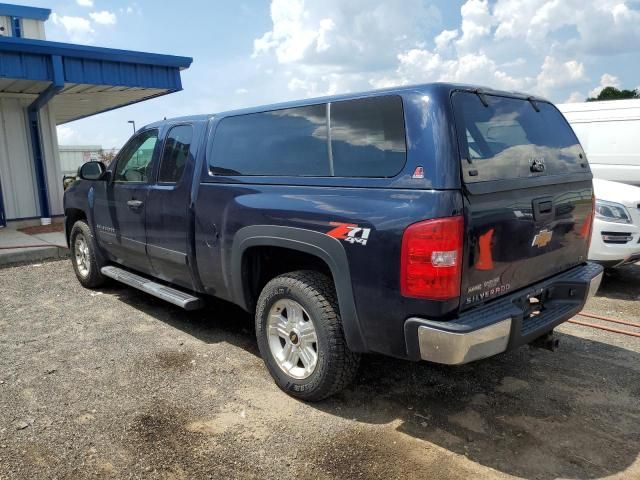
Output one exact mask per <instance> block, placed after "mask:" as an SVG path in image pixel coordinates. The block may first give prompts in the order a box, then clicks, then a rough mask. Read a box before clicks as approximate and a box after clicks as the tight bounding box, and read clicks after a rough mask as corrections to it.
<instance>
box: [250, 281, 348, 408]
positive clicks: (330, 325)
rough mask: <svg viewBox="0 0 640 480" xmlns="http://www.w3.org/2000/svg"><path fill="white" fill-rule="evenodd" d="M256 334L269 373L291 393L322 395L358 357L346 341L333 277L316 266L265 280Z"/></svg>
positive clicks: (340, 384)
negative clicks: (319, 270) (315, 267)
mask: <svg viewBox="0 0 640 480" xmlns="http://www.w3.org/2000/svg"><path fill="white" fill-rule="evenodd" d="M256 335H257V338H258V347H259V348H260V353H261V354H262V358H263V359H264V362H265V365H266V366H267V368H268V370H269V372H270V373H271V376H272V377H273V378H274V380H275V382H276V384H277V385H278V386H279V387H280V388H281V389H282V390H284V391H285V392H286V393H288V394H290V395H292V396H294V397H297V398H300V399H303V400H309V401H318V400H322V399H324V398H327V397H329V396H331V395H333V394H334V393H337V392H338V391H340V390H342V389H343V388H344V387H346V386H347V385H348V384H349V383H351V381H352V380H353V378H354V377H355V375H356V373H357V369H358V365H359V359H360V357H359V355H357V354H355V353H353V352H351V351H350V350H349V348H348V347H347V345H346V342H345V339H344V333H343V330H342V323H341V321H340V313H339V310H338V304H337V300H336V294H335V289H334V287H333V283H332V282H331V279H329V278H328V277H327V276H326V275H323V274H321V273H319V272H315V271H297V272H291V273H286V274H284V275H280V276H278V277H276V278H274V279H273V280H271V281H270V282H269V283H267V285H266V286H265V287H264V289H263V290H262V293H261V294H260V298H259V299H258V306H257V309H256Z"/></svg>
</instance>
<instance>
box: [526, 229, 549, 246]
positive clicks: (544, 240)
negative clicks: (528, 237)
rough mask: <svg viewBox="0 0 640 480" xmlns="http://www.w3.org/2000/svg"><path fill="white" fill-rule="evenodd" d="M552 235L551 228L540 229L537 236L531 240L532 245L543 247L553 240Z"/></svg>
mask: <svg viewBox="0 0 640 480" xmlns="http://www.w3.org/2000/svg"><path fill="white" fill-rule="evenodd" d="M551 237H553V232H552V231H551V230H547V229H546V228H545V229H544V230H540V231H539V232H538V233H537V235H536V236H535V237H533V242H531V246H532V247H538V248H542V247H544V246H546V245H548V244H549V242H550V241H551Z"/></svg>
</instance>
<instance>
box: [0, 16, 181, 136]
mask: <svg viewBox="0 0 640 480" xmlns="http://www.w3.org/2000/svg"><path fill="white" fill-rule="evenodd" d="M0 5H1V4H0ZM58 58H59V59H60V61H61V64H62V73H61V74H62V77H59V78H56V77H55V71H54V70H55V69H54V64H55V62H56V59H58ZM191 62H192V59H191V58H189V57H178V56H172V55H159V54H154V53H144V52H135V51H129V50H116V49H111V48H100V47H91V46H84V45H73V44H67V43H59V42H48V41H44V40H33V39H24V38H13V37H0V92H1V93H13V94H24V95H36V96H37V95H39V94H41V93H42V92H44V91H45V90H46V89H47V88H48V87H49V86H50V85H51V84H52V83H53V82H54V81H57V82H62V84H63V86H62V88H60V89H59V90H58V91H57V92H56V95H55V97H54V98H53V103H54V106H55V109H54V111H55V118H56V123H57V124H61V123H65V122H70V121H72V120H77V119H79V118H83V117H86V116H89V115H94V114H96V113H100V112H104V111H107V110H111V109H114V108H118V107H122V106H125V105H129V104H131V103H135V102H139V101H142V100H146V99H149V98H153V97H157V96H160V95H164V94H167V93H172V92H176V91H179V90H182V82H181V79H180V71H181V70H183V69H185V68H188V67H189V66H190V65H191Z"/></svg>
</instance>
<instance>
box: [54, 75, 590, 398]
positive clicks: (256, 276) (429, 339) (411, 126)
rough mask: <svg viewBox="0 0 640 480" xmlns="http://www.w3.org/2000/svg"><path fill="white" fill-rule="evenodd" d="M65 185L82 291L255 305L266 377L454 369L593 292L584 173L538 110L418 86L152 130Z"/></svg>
mask: <svg viewBox="0 0 640 480" xmlns="http://www.w3.org/2000/svg"><path fill="white" fill-rule="evenodd" d="M79 176H80V180H78V181H77V182H75V183H74V184H73V185H72V186H71V187H70V188H69V189H68V190H67V192H66V194H65V202H64V208H65V214H66V234H67V239H68V243H69V246H70V248H71V250H72V263H73V268H74V269H75V272H76V275H77V277H78V280H79V281H80V282H81V283H82V284H83V285H84V286H85V287H88V288H96V287H99V286H100V285H102V284H103V282H104V281H105V280H107V279H108V278H112V279H116V280H118V281H121V282H124V283H125V284H128V285H130V286H132V287H135V288H139V289H141V290H143V291H146V292H148V293H150V294H151V295H155V296H157V297H160V298H162V299H164V300H167V301H168V302H171V303H173V304H175V305H178V306H180V307H182V308H185V309H195V308H199V307H201V306H202V305H203V302H205V301H206V299H207V298H208V297H218V298H221V299H224V300H228V301H230V302H233V303H234V304H237V305H239V306H240V307H242V308H244V309H245V310H247V311H248V312H251V313H255V322H256V335H257V340H258V345H259V348H260V352H261V354H262V356H263V358H264V361H265V364H266V366H267V368H268V369H269V372H270V373H271V375H272V376H273V378H274V379H275V381H276V383H277V384H278V386H279V387H280V388H282V389H283V390H284V391H286V392H287V393H289V394H291V395H294V396H297V397H299V398H302V399H305V400H320V399H323V398H326V397H327V396H329V395H331V394H333V393H335V392H337V391H339V390H340V389H342V388H343V387H345V386H346V385H347V384H348V383H349V382H350V381H351V380H352V379H353V377H354V375H355V374H356V371H357V368H358V363H359V356H360V354H361V353H365V352H376V353H381V354H385V355H390V356H393V357H398V358H403V359H409V360H421V359H422V360H427V361H431V362H438V363H445V364H461V363H467V362H470V361H473V360H478V359H481V358H486V357H489V356H492V355H495V354H498V353H501V352H504V351H506V350H510V349H513V348H517V347H519V346H521V345H524V344H529V343H537V344H546V345H549V344H551V345H553V342H554V340H553V338H552V337H551V336H550V333H551V332H552V331H553V329H554V327H556V326H557V325H558V324H560V323H562V322H564V321H566V320H567V319H569V318H570V317H572V316H573V315H575V314H576V313H578V312H579V311H580V310H581V309H582V308H583V305H584V303H585V302H586V300H587V299H588V298H589V296H590V295H593V294H594V293H595V291H596V290H597V288H598V286H599V283H600V280H601V278H602V269H601V267H600V266H597V265H595V264H592V263H588V262H587V249H588V246H589V240H590V236H591V225H592V218H593V208H594V200H593V188H592V184H591V178H592V176H591V172H590V169H589V165H588V163H587V159H586V157H585V154H584V151H583V150H582V148H581V146H580V144H579V142H578V140H577V138H576V136H575V135H574V133H573V131H572V130H571V128H570V127H569V125H568V124H567V122H566V121H565V119H564V118H563V116H562V115H561V114H560V112H559V111H558V110H557V109H556V108H555V107H554V106H553V105H552V104H551V103H549V102H548V101H545V100H543V99H539V98H534V97H531V96H528V95H523V94H518V93H514V92H500V91H494V90H489V89H480V88H477V87H471V86H465V85H452V84H429V85H420V86H411V87H403V88H396V89H389V90H380V91H375V92H368V93H362V94H354V95H345V96H336V97H330V98H321V99H314V100H306V101H298V102H292V103H287V104H281V105H272V106H268V107H257V108H251V109H246V110H239V111H232V112H225V113H220V114H215V115H203V116H194V117H185V118H176V119H172V120H164V121H161V122H157V123H153V124H151V125H148V126H146V127H144V128H142V129H140V130H139V131H138V132H136V134H135V135H134V136H133V137H132V138H131V139H130V140H129V141H128V142H127V144H126V145H125V146H124V147H123V148H122V150H121V151H120V153H119V154H118V155H117V157H116V158H115V160H114V161H113V162H112V163H111V165H109V166H108V167H105V166H104V165H103V164H101V163H98V162H89V163H87V164H85V165H83V166H82V167H81V168H80V171H79Z"/></svg>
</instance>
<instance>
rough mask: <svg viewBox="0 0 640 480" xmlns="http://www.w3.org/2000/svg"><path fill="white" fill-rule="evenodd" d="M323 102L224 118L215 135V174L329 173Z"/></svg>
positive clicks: (303, 174) (301, 174) (275, 174)
mask: <svg viewBox="0 0 640 480" xmlns="http://www.w3.org/2000/svg"><path fill="white" fill-rule="evenodd" d="M328 150H329V149H328V147H327V120H326V105H325V104H321V105H311V106H308V107H297V108H287V109H284V110H273V111H270V112H261V113H251V114H248V115H239V116H235V117H228V118H224V119H222V120H221V121H220V124H219V125H218V128H217V130H216V133H215V137H214V140H213V147H212V152H211V153H212V155H211V156H210V161H211V162H212V170H213V172H215V173H216V174H218V175H274V176H278V175H285V176H289V175H291V176H329V175H330V170H329V160H328V158H329V157H328Z"/></svg>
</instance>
